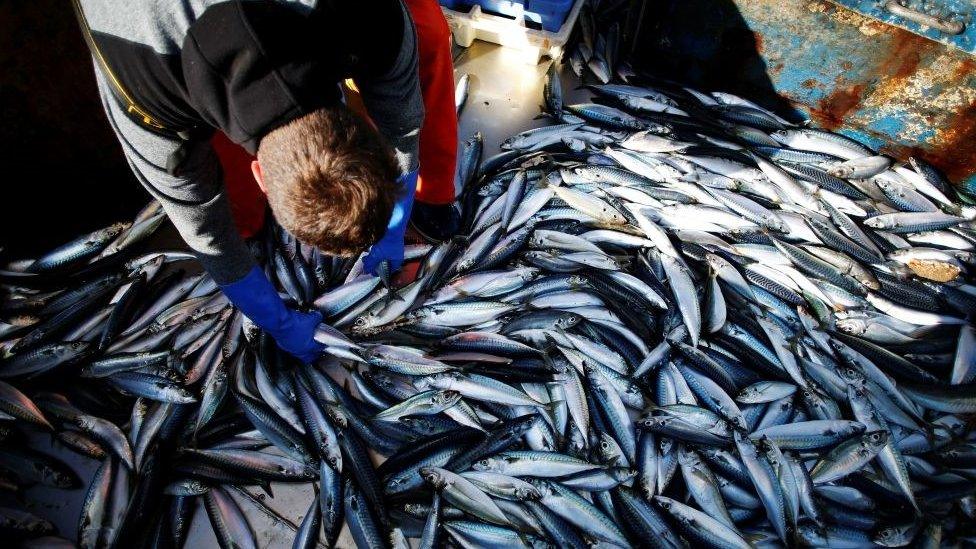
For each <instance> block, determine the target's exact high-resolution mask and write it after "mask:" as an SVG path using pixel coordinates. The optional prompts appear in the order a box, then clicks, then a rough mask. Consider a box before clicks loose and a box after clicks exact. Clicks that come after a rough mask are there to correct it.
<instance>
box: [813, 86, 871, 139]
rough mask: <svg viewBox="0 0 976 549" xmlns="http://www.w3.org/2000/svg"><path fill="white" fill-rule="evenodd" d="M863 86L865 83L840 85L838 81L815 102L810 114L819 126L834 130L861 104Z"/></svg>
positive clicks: (845, 121) (844, 122)
mask: <svg viewBox="0 0 976 549" xmlns="http://www.w3.org/2000/svg"><path fill="white" fill-rule="evenodd" d="M864 88H865V84H856V85H854V86H847V87H841V85H840V83H838V86H837V87H836V88H835V89H834V91H832V92H831V93H830V95H828V96H827V97H824V98H823V99H821V100H820V101H818V102H817V106H816V107H815V108H813V109H811V111H810V114H811V115H812V117H813V119H814V120H816V122H817V124H819V125H820V126H821V127H823V128H825V129H828V130H836V129H837V128H839V127H841V126H843V125H844V124H846V123H848V120H847V117H848V116H850V114H851V113H853V112H854V111H856V110H857V109H858V107H860V106H861V98H862V97H863V95H864Z"/></svg>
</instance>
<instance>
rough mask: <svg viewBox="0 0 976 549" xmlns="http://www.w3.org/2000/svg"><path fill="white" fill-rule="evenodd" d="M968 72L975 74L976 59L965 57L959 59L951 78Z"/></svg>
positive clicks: (962, 75)
mask: <svg viewBox="0 0 976 549" xmlns="http://www.w3.org/2000/svg"><path fill="white" fill-rule="evenodd" d="M970 74H976V60H973V59H970V58H968V57H966V58H963V59H961V60H960V61H959V66H958V67H956V72H955V73H954V74H953V75H952V77H953V79H959V78H963V77H964V76H969V75H970Z"/></svg>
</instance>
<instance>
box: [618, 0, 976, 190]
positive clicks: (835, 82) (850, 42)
mask: <svg viewBox="0 0 976 549" xmlns="http://www.w3.org/2000/svg"><path fill="white" fill-rule="evenodd" d="M840 1H844V2H848V3H858V1H857V0H840ZM952 1H962V0H952ZM646 14H647V15H646V18H645V21H644V24H643V25H642V26H643V28H642V29H641V32H640V34H639V36H638V38H637V42H636V43H635V47H634V50H635V51H634V55H635V60H636V63H637V64H638V65H642V66H643V67H644V68H646V69H648V70H650V71H651V72H654V73H657V74H660V75H662V76H665V77H667V78H671V79H674V80H678V81H686V82H689V83H693V84H695V85H699V86H704V87H708V88H712V89H720V90H726V91H730V92H733V93H737V94H740V95H743V96H745V97H749V98H751V99H754V100H756V101H757V102H759V103H761V104H765V106H767V107H770V108H773V109H776V110H777V111H779V112H781V113H784V114H787V115H789V116H791V117H793V118H794V119H800V118H806V119H810V120H811V121H812V122H813V124H814V125H817V126H821V127H826V128H829V129H832V130H838V131H841V132H843V133H847V134H849V135H852V136H854V137H857V138H858V139H861V140H863V141H865V142H867V143H869V144H871V145H872V146H874V147H875V148H877V149H880V150H882V151H885V152H887V153H890V154H891V155H892V156H895V157H896V158H902V159H904V158H907V156H910V155H918V156H921V157H923V158H925V159H926V160H928V161H930V162H931V163H933V164H934V165H936V166H937V167H939V168H940V169H942V170H943V171H944V172H945V173H946V174H947V175H948V176H949V178H950V179H951V180H952V181H954V182H956V183H964V182H965V183H966V184H967V186H969V187H970V188H976V58H974V57H973V55H971V54H970V53H968V52H966V51H964V50H963V49H960V48H961V47H962V46H961V45H959V44H955V45H947V44H945V43H941V42H937V41H934V40H932V39H930V38H929V37H926V36H922V35H919V34H915V33H913V32H909V31H908V30H905V29H903V28H900V27H898V26H893V25H890V24H887V23H884V22H881V21H878V20H875V19H872V18H870V17H866V16H864V15H862V14H860V13H858V12H855V11H852V10H849V9H847V8H845V7H842V6H839V5H837V4H835V3H832V2H827V1H825V0H779V1H774V0H664V1H661V2H650V3H648V9H646ZM967 29H968V30H967V31H966V32H967V33H969V32H974V31H972V29H971V28H969V27H967ZM958 38H960V40H962V39H966V40H969V39H970V37H969V35H968V34H964V35H961V36H960V37H958ZM966 43H967V44H968V42H966ZM960 44H963V43H962V42H960Z"/></svg>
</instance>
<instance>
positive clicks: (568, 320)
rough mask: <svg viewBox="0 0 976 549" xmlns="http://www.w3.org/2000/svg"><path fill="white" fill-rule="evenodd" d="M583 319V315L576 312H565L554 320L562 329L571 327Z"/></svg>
mask: <svg viewBox="0 0 976 549" xmlns="http://www.w3.org/2000/svg"><path fill="white" fill-rule="evenodd" d="M582 321H583V317H582V316H581V315H579V314H576V313H565V314H563V315H560V317H559V319H558V320H556V327H557V328H562V329H563V330H566V329H569V328H572V327H573V326H576V325H577V324H579V323H580V322H582Z"/></svg>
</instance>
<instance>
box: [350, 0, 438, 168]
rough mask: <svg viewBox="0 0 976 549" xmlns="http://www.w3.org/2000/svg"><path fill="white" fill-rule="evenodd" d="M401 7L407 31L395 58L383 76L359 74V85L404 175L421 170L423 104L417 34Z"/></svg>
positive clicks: (407, 14) (357, 77) (361, 93)
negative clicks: (394, 152) (418, 70)
mask: <svg viewBox="0 0 976 549" xmlns="http://www.w3.org/2000/svg"><path fill="white" fill-rule="evenodd" d="M400 8H401V9H402V10H403V21H404V29H403V40H402V41H401V45H400V51H399V53H398V54H397V56H396V59H395V60H394V61H393V63H392V65H391V66H390V68H389V69H388V70H386V71H383V72H382V73H380V74H371V75H362V76H360V75H357V76H356V85H357V86H358V87H359V92H360V95H362V98H363V105H364V106H365V107H366V111H367V112H368V113H369V117H370V118H371V119H372V120H373V122H374V123H375V124H376V126H377V128H378V129H379V131H380V133H381V134H382V135H383V137H384V138H386V140H387V141H389V142H390V144H391V145H392V146H393V148H394V150H395V151H396V156H397V161H398V162H399V163H400V171H401V173H410V172H416V171H417V169H418V167H419V157H418V151H419V149H420V127H421V126H422V125H423V123H424V101H423V96H422V95H421V91H420V77H419V76H418V72H417V62H418V61H417V59H418V58H417V34H416V31H415V29H414V26H413V21H412V20H411V19H410V14H409V13H408V12H407V10H406V7H405V6H403V4H402V2H401V3H400Z"/></svg>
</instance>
